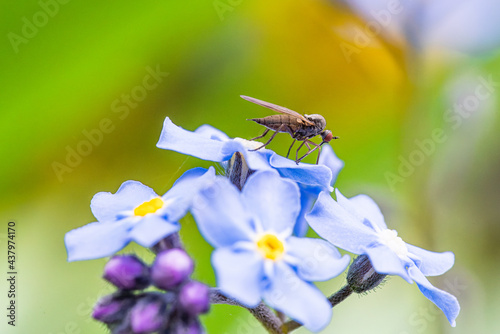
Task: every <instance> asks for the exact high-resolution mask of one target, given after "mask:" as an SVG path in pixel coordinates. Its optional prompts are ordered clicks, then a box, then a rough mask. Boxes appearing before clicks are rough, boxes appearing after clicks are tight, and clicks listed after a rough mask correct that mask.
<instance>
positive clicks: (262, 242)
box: [257, 234, 285, 260]
mask: <svg viewBox="0 0 500 334" xmlns="http://www.w3.org/2000/svg"><path fill="white" fill-rule="evenodd" d="M257 248H258V249H259V251H260V252H261V253H262V255H264V257H265V258H266V259H269V260H278V259H280V258H281V257H282V256H283V253H284V252H285V246H284V245H283V242H281V240H279V239H278V237H276V236H275V235H274V234H264V235H263V236H262V238H260V239H259V240H258V241H257Z"/></svg>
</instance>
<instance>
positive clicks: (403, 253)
mask: <svg viewBox="0 0 500 334" xmlns="http://www.w3.org/2000/svg"><path fill="white" fill-rule="evenodd" d="M378 238H379V241H380V242H381V243H383V244H384V245H386V246H387V247H389V248H390V249H391V250H392V251H393V252H394V253H396V255H397V256H399V257H400V258H405V257H407V256H408V248H407V247H406V243H405V242H404V241H403V239H401V238H400V237H398V232H397V231H395V230H389V229H386V230H383V231H380V232H379V233H378Z"/></svg>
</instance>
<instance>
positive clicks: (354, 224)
mask: <svg viewBox="0 0 500 334" xmlns="http://www.w3.org/2000/svg"><path fill="white" fill-rule="evenodd" d="M336 195H337V201H334V200H333V199H332V197H331V196H330V194H328V193H326V192H322V193H321V194H320V195H319V198H318V200H317V201H316V203H315V205H314V207H313V210H312V211H311V212H310V213H309V214H307V215H306V219H307V221H308V222H309V225H310V226H311V227H312V228H313V229H314V230H315V231H316V232H317V233H318V234H319V235H320V236H321V237H323V238H325V239H326V240H328V241H330V242H331V243H332V244H334V245H335V246H337V247H340V248H343V249H345V250H347V251H349V252H351V253H354V254H366V255H367V256H368V257H369V259H370V262H371V263H372V265H373V268H374V269H375V271H376V272H378V273H380V274H387V275H398V276H401V277H402V278H403V279H405V280H406V281H407V282H408V283H413V281H415V282H416V283H417V286H418V288H419V289H420V291H421V292H422V293H423V294H424V296H425V297H427V298H428V299H429V300H431V301H432V302H433V303H434V304H436V305H437V306H438V307H439V308H440V309H441V310H442V311H443V312H444V313H445V315H446V317H447V318H448V321H449V322H450V324H451V325H452V326H455V319H456V317H457V316H458V313H459V311H460V305H459V304H458V300H457V299H456V298H455V297H454V296H453V295H451V294H449V293H448V292H445V291H442V290H440V289H437V288H436V287H434V286H433V285H432V284H431V283H430V282H429V281H428V280H427V278H426V276H437V275H441V274H443V273H445V272H446V271H448V270H449V269H450V268H451V267H452V266H453V263H454V261H455V257H454V255H453V253H451V252H444V253H434V252H430V251H427V250H425V249H422V248H419V247H416V246H413V245H410V244H407V243H405V242H404V241H403V240H402V239H401V238H400V237H398V234H397V232H396V231H395V230H390V229H388V228H387V226H386V224H385V222H384V217H383V215H382V213H381V212H380V209H379V208H378V206H377V204H376V203H375V202H374V201H373V200H372V199H371V198H370V197H368V196H366V195H358V196H355V197H352V198H350V199H347V198H346V197H344V196H343V195H342V194H341V193H340V192H339V191H338V190H337V191H336Z"/></svg>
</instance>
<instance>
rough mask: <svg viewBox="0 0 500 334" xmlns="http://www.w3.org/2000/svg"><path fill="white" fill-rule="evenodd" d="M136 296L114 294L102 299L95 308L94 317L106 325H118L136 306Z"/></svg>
mask: <svg viewBox="0 0 500 334" xmlns="http://www.w3.org/2000/svg"><path fill="white" fill-rule="evenodd" d="M135 301H136V300H135V296H133V295H129V294H124V295H123V294H112V295H108V296H105V297H103V298H101V299H100V300H99V301H98V302H97V304H96V305H95V306H94V310H93V311H92V317H93V318H94V319H96V320H99V321H101V322H104V323H106V324H111V323H117V322H120V321H122V320H123V319H124V318H125V315H126V314H127V313H128V311H129V310H130V309H131V308H132V306H134V304H135Z"/></svg>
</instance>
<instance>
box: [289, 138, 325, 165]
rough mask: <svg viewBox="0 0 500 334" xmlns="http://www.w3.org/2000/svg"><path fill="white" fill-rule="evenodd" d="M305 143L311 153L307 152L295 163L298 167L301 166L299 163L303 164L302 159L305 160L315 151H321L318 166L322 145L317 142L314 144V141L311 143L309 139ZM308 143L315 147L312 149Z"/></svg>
mask: <svg viewBox="0 0 500 334" xmlns="http://www.w3.org/2000/svg"><path fill="white" fill-rule="evenodd" d="M304 143H306V146H307V148H308V149H309V151H307V153H306V154H304V155H303V156H302V157H300V159H295V163H296V164H297V165H298V164H299V162H301V161H302V159H304V158H305V157H307V156H308V155H309V154H311V153H312V152H314V151H316V150H318V149H319V152H318V159H317V160H316V164H318V162H319V155H320V154H321V145H320V144H316V143H315V142H312V141H310V140H309V139H306V140H305V141H304ZM308 143H309V144H312V145H314V146H315V147H314V148H313V149H311V147H310V146H309V145H308ZM297 153H298V152H297Z"/></svg>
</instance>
